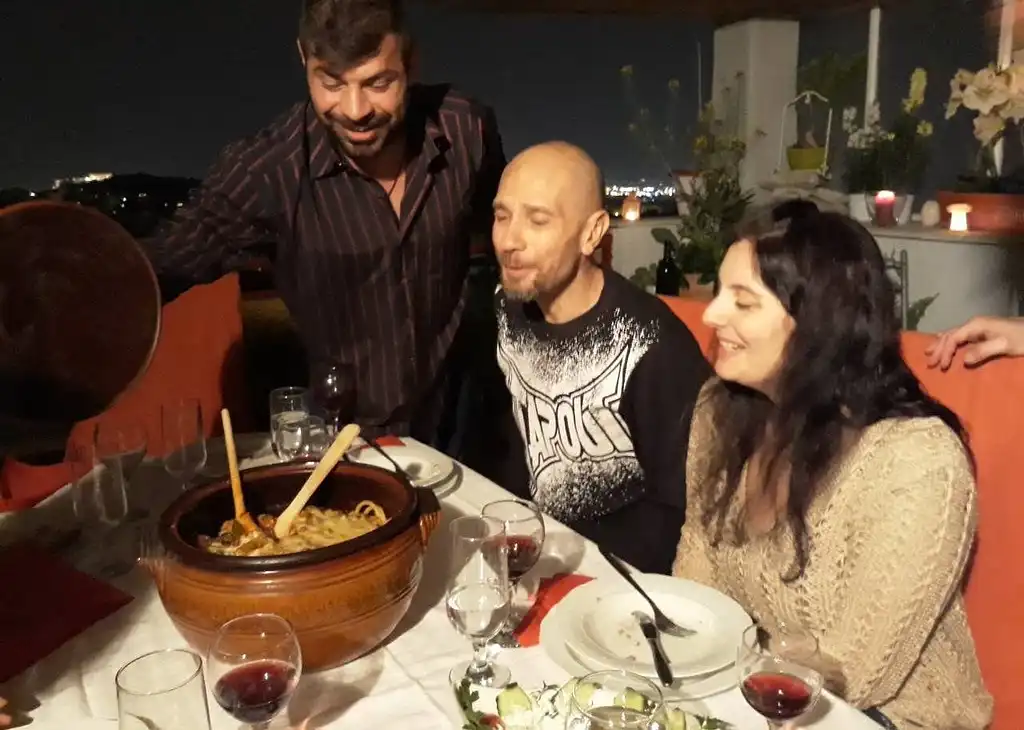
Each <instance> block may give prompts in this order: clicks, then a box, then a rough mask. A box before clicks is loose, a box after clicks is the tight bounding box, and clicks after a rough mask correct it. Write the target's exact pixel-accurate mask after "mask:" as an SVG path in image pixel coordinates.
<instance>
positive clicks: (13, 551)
mask: <svg viewBox="0 0 1024 730" xmlns="http://www.w3.org/2000/svg"><path fill="white" fill-rule="evenodd" d="M0 594H2V595H3V598H2V599H0V682H5V681H7V680H8V679H10V678H11V677H14V676H17V675H18V674H21V673H22V672H24V671H25V670H26V669H28V668H29V667H31V666H32V665H33V664H35V663H36V662H38V661H39V660H41V659H43V658H44V657H46V656H47V655H49V654H50V653H51V652H53V651H55V650H56V649H57V648H59V647H60V646H61V645H62V644H64V643H65V642H67V641H69V640H70V639H72V638H74V637H75V636H77V635H78V634H80V633H82V632H83V631H85V630H86V629H87V628H89V627H90V626H92V625H93V624H94V623H96V622H97V621H99V620H100V619H102V618H105V617H106V616H109V615H110V614H112V613H114V611H116V610H118V609H119V608H121V607H122V606H124V605H126V604H128V603H130V602H131V600H132V597H131V596H129V595H128V594H126V593H123V592H122V591H119V590H118V589H116V588H114V587H113V586H110V585H107V584H106V583H103V582H101V581H98V580H96V579H95V578H91V577H90V576H88V575H85V574H84V573H80V572H78V571H77V570H75V569H74V568H72V567H71V566H69V565H67V564H66V563H64V562H62V561H61V560H59V559H58V558H56V557H54V556H53V555H51V554H50V553H48V552H46V551H45V550H43V549H41V548H39V547H36V546H34V545H28V544H21V545H14V546H11V547H8V548H4V549H3V550H0Z"/></svg>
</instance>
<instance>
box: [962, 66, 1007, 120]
mask: <svg viewBox="0 0 1024 730" xmlns="http://www.w3.org/2000/svg"><path fill="white" fill-rule="evenodd" d="M1009 98H1010V87H1009V84H1008V83H1007V79H1006V78H1005V77H1004V76H1003V75H1002V74H998V73H996V71H995V70H994V69H992V68H991V67H988V68H983V69H982V70H981V71H979V72H978V73H976V74H975V75H974V81H973V83H971V84H970V85H969V86H967V87H966V88H964V92H963V105H964V106H965V107H967V108H968V109H972V110H974V111H976V112H978V114H986V115H987V114H991V113H992V110H993V109H995V108H996V107H997V106H999V105H1000V104H1005V103H1006V102H1007V101H1008V100H1009Z"/></svg>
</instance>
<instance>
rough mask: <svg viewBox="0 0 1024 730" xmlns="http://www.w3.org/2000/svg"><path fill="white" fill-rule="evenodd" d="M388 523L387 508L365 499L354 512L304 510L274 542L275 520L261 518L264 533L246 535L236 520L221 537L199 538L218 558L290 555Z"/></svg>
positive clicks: (228, 524) (326, 544)
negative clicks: (288, 530)
mask: <svg viewBox="0 0 1024 730" xmlns="http://www.w3.org/2000/svg"><path fill="white" fill-rule="evenodd" d="M387 521H388V517H387V515H386V514H385V513H384V509H383V508H382V507H381V506H380V505H379V504H377V503H376V502H373V501H371V500H369V499H364V500H363V501H362V502H360V503H359V504H357V505H356V506H355V507H353V508H352V509H351V510H348V511H343V510H336V509H327V508H321V507H304V508H303V509H302V511H301V512H299V514H298V516H296V518H295V522H293V523H292V529H291V532H290V533H289V534H288V535H286V536H285V537H282V538H280V539H279V540H277V541H274V540H272V539H270V537H268V535H272V534H273V531H274V522H275V520H274V518H273V517H272V516H270V515H260V516H259V518H258V520H257V522H258V523H259V525H260V527H262V528H263V530H257V531H255V532H251V533H248V534H246V533H245V531H244V530H243V529H242V528H241V526H240V525H239V524H238V523H237V522H236V521H235V520H228V521H227V522H225V523H224V524H223V525H221V528H220V533H219V534H218V535H217V537H214V538H211V537H207V536H206V535H201V536H200V537H199V540H198V543H199V547H200V548H202V549H203V550H205V551H207V552H209V553H213V554H215V555H229V556H245V557H263V556H267V555H289V554H291V553H301V552H305V551H307V550H316V549H318V548H322V547H329V546H330V545H337V544H339V543H342V542H347V541H348V540H352V539H355V538H357V537H359V536H361V535H365V534H366V533H368V532H371V531H372V530H375V529H377V528H378V527H380V526H381V525H383V524H385V523H386V522H387Z"/></svg>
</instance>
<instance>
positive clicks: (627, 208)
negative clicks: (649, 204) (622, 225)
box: [622, 193, 640, 221]
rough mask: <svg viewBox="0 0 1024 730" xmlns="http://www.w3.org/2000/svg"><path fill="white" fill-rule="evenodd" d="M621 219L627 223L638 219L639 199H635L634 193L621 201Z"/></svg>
mask: <svg viewBox="0 0 1024 730" xmlns="http://www.w3.org/2000/svg"><path fill="white" fill-rule="evenodd" d="M622 217H623V218H625V219H626V220H627V221H635V220H639V219H640V198H638V197H637V194H636V193H630V194H629V195H627V196H626V199H625V200H623V201H622Z"/></svg>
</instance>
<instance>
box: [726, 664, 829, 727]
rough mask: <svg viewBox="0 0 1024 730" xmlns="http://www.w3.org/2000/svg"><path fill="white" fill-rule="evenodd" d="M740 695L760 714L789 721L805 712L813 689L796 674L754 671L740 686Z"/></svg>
mask: <svg viewBox="0 0 1024 730" xmlns="http://www.w3.org/2000/svg"><path fill="white" fill-rule="evenodd" d="M740 689H741V691H742V692H743V698H744V699H745V700H746V701H747V704H749V705H750V706H751V707H753V708H754V710H756V711H757V712H758V714H760V715H761V716H762V717H764V718H766V719H768V720H772V721H775V722H782V721H785V720H793V719H796V718H798V717H800V716H801V715H803V714H804V713H805V712H807V710H808V708H809V707H810V705H811V701H812V700H813V699H814V690H813V689H812V688H811V687H810V685H808V684H807V683H806V682H804V680H802V679H800V677H797V676H794V675H792V674H786V673H783V672H755V673H754V674H751V675H750V676H749V677H747V678H746V679H744V680H743V684H742V685H741V686H740Z"/></svg>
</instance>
